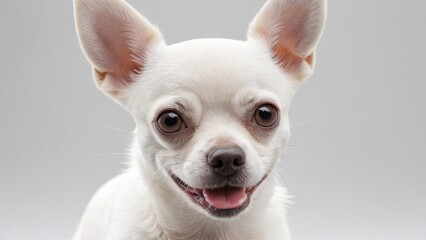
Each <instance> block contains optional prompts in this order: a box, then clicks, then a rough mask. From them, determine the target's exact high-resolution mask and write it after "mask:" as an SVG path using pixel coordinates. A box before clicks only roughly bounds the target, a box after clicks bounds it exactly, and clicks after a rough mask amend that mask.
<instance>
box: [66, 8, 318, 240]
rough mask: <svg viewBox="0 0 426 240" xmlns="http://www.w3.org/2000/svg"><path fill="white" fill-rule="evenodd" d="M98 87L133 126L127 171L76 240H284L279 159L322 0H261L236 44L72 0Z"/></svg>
mask: <svg viewBox="0 0 426 240" xmlns="http://www.w3.org/2000/svg"><path fill="white" fill-rule="evenodd" d="M74 8H75V20H76V26H77V32H78V36H79V40H80V43H81V47H82V49H83V52H84V53H85V55H86V57H87V59H88V60H89V61H90V63H91V64H92V66H93V76H94V79H95V81H96V84H97V86H98V87H99V88H100V89H101V91H103V92H104V93H105V94H106V95H108V96H110V97H111V98H112V99H114V100H115V101H116V102H117V103H119V104H120V105H122V106H123V107H124V108H125V109H127V110H128V112H129V113H130V114H131V116H132V117H133V118H134V120H135V122H136V130H135V137H134V143H133V146H132V148H131V154H130V155H131V159H130V160H131V161H130V164H129V168H128V169H127V170H126V171H125V172H124V173H122V174H121V175H119V176H117V177H115V178H114V179H112V180H110V181H109V182H108V183H106V184H105V185H104V186H103V187H101V188H100V189H99V191H98V192H97V193H96V195H95V196H94V197H93V198H92V200H91V201H90V203H89V205H88V207H87V209H86V212H85V214H84V216H83V218H82V220H81V222H80V225H79V228H78V230H77V232H76V235H75V240H95V239H96V240H97V239H100V240H104V239H105V240H144V239H162V240H191V239H193V240H209V239H223V240H227V239H229V240H238V239H245V240H250V239H253V240H263V239H268V240H289V239H290V234H289V231H288V228H287V223H286V222H287V221H286V211H285V208H286V205H287V203H288V194H287V191H286V189H285V187H284V186H281V184H280V182H279V181H278V179H277V174H274V173H276V171H277V169H276V168H277V166H276V165H277V162H278V159H279V158H280V156H282V154H284V151H285V146H286V144H287V142H288V139H289V136H290V129H289V127H290V124H289V116H288V112H289V107H290V102H291V100H292V98H293V96H294V94H295V92H296V90H297V89H298V87H299V86H300V85H301V83H302V82H303V81H304V80H305V79H306V78H307V77H309V76H310V75H311V74H312V72H313V69H314V55H315V48H316V46H317V43H318V41H319V39H320V36H321V33H322V30H323V26H324V22H325V18H326V0H267V2H266V3H265V5H264V6H263V8H262V9H261V10H260V12H259V13H258V14H257V15H256V16H255V18H254V20H253V21H252V23H251V24H250V27H249V30H248V37H247V40H245V41H237V40H229V39H197V40H191V41H185V42H182V43H178V44H173V45H166V44H165V42H164V40H163V37H162V35H161V33H160V31H159V30H158V29H157V28H156V27H155V26H153V25H152V24H151V23H149V22H148V20H147V19H145V18H144V17H143V16H141V15H140V14H139V13H138V12H137V11H136V10H135V9H134V8H132V7H131V6H130V5H129V4H127V3H126V2H124V1H123V0H75V1H74Z"/></svg>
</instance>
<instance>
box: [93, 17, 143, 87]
mask: <svg viewBox="0 0 426 240" xmlns="http://www.w3.org/2000/svg"><path fill="white" fill-rule="evenodd" d="M107 22H108V21H107ZM104 25H105V22H99V21H98V25H97V26H102V27H99V28H97V29H96V34H97V36H98V39H99V43H98V44H100V45H101V46H102V47H101V48H100V49H102V50H103V51H104V52H103V53H102V52H101V53H98V54H100V55H101V56H102V58H103V59H102V60H103V62H101V63H100V64H99V65H100V68H103V69H105V70H106V71H105V70H104V71H102V70H100V69H95V72H96V73H97V75H98V79H99V80H100V81H101V82H102V81H103V80H105V78H106V76H107V75H110V76H111V77H112V79H114V81H112V82H111V83H112V84H113V85H114V86H115V87H123V86H125V85H127V84H130V83H132V82H133V79H132V75H133V74H136V73H139V72H140V71H141V70H142V62H136V61H135V60H134V56H135V53H134V52H133V51H132V50H131V47H130V46H129V45H130V39H128V38H130V37H128V35H129V33H128V32H126V30H122V29H120V28H121V26H117V23H114V22H110V25H111V26H110V27H105V26H104ZM114 25H115V26H114ZM147 44H148V43H147ZM143 50H144V49H139V51H140V53H139V54H142V53H143ZM139 60H142V59H139Z"/></svg>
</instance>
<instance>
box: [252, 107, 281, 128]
mask: <svg viewBox="0 0 426 240" xmlns="http://www.w3.org/2000/svg"><path fill="white" fill-rule="evenodd" d="M253 121H254V122H255V123H256V124H257V125H259V126H261V127H272V126H274V125H275V124H276V123H277V121H278V111H277V109H276V108H275V107H274V106H272V105H271V104H263V105H260V106H259V107H258V108H257V109H256V112H255V114H254V116H253Z"/></svg>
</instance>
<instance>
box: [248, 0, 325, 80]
mask: <svg viewBox="0 0 426 240" xmlns="http://www.w3.org/2000/svg"><path fill="white" fill-rule="evenodd" d="M326 9H327V1H326V0H268V1H267V2H266V3H265V5H264V6H263V8H262V9H261V10H260V12H259V13H258V14H257V15H256V17H255V19H254V20H253V22H252V23H251V24H250V28H249V32H248V38H254V39H260V40H261V41H265V42H266V44H267V46H268V47H269V48H270V51H271V53H272V56H273V58H274V59H275V60H276V61H277V63H278V64H279V65H280V66H281V68H282V69H283V70H284V71H286V72H287V73H289V74H291V75H292V76H293V77H294V78H295V79H297V80H304V79H306V78H307V77H309V76H310V75H311V74H312V72H313V68H314V63H315V62H314V60H315V59H314V55H315V47H316V45H317V44H318V41H319V39H320V37H321V33H322V30H323V27H324V23H325V18H326Z"/></svg>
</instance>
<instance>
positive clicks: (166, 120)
mask: <svg viewBox="0 0 426 240" xmlns="http://www.w3.org/2000/svg"><path fill="white" fill-rule="evenodd" d="M157 126H158V128H159V129H160V130H161V131H162V132H164V133H175V132H179V131H180V130H183V129H185V128H186V126H185V124H184V122H183V121H182V118H181V117H180V116H179V114H177V113H175V112H172V111H169V112H164V113H162V114H161V115H160V116H159V117H158V119H157Z"/></svg>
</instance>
